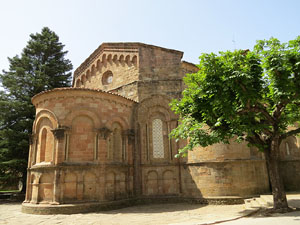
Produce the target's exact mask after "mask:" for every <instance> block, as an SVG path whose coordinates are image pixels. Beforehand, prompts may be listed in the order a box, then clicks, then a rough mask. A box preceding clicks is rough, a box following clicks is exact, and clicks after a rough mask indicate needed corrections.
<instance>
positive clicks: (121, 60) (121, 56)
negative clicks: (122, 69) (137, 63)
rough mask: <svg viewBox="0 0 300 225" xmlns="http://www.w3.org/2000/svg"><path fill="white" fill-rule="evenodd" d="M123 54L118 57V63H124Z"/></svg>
mask: <svg viewBox="0 0 300 225" xmlns="http://www.w3.org/2000/svg"><path fill="white" fill-rule="evenodd" d="M124 61H125V60H124V55H120V57H119V62H120V64H121V65H122V66H123V65H124Z"/></svg>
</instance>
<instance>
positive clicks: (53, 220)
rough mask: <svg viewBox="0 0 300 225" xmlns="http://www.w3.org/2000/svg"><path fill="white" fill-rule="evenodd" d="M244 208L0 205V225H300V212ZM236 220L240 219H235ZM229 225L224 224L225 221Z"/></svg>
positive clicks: (299, 198)
mask: <svg viewBox="0 0 300 225" xmlns="http://www.w3.org/2000/svg"><path fill="white" fill-rule="evenodd" d="M289 199H290V200H289V201H290V202H291V203H292V204H293V205H295V206H298V205H300V195H293V196H292V197H289ZM252 210H253V209H252ZM249 212H251V209H249V208H247V209H246V207H245V205H230V206H229V205H225V206H222V205H198V204H187V203H180V204H152V205H143V206H135V207H128V208H123V209H119V210H113V211H109V212H98V213H86V214H73V215H31V214H24V213H22V212H21V204H20V203H2V204H0V224H13V225H18V224H22V225H26V224H28V225H29V224H30V225H34V224H67V225H69V224H84V225H86V224H103V225H119V224H120V225H165V224H168V225H196V224H213V223H215V222H221V221H223V222H222V224H224V225H237V224H245V225H247V224H256V225H257V224H270V225H277V224H289V225H296V224H297V225H299V224H300V212H292V213H286V214H273V215H272V217H266V216H255V215H254V216H250V217H245V218H240V217H242V216H245V215H247V214H249ZM238 218H239V219H238ZM228 220H230V221H229V222H225V221H228Z"/></svg>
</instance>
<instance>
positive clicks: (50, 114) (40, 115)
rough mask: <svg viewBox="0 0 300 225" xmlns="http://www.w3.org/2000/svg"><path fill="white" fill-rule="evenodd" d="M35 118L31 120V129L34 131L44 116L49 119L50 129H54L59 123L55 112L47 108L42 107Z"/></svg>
mask: <svg viewBox="0 0 300 225" xmlns="http://www.w3.org/2000/svg"><path fill="white" fill-rule="evenodd" d="M35 118H36V119H35V120H34V122H33V129H32V130H33V131H34V132H37V131H38V129H39V127H40V124H41V121H42V120H43V119H44V118H47V119H49V120H50V122H51V124H52V126H51V128H52V129H55V128H57V127H58V124H59V121H58V118H57V117H56V116H55V114H54V113H53V112H51V111H50V110H47V109H43V110H41V111H39V112H38V113H37V114H36V116H35Z"/></svg>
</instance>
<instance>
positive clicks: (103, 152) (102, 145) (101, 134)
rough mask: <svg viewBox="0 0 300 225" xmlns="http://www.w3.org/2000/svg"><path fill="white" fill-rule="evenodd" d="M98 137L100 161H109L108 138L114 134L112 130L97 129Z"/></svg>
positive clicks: (105, 128)
mask: <svg viewBox="0 0 300 225" xmlns="http://www.w3.org/2000/svg"><path fill="white" fill-rule="evenodd" d="M96 132H97V136H98V140H99V142H98V161H101V162H103V163H104V162H106V161H107V156H108V155H107V154H108V152H107V149H108V147H109V146H108V143H107V140H108V137H109V135H110V134H111V133H112V131H111V130H110V129H108V128H107V127H102V128H99V129H96Z"/></svg>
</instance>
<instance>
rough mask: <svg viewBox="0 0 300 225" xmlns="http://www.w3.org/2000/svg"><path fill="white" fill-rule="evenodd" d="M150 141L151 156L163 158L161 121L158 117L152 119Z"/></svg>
mask: <svg viewBox="0 0 300 225" xmlns="http://www.w3.org/2000/svg"><path fill="white" fill-rule="evenodd" d="M152 142H153V158H156V159H162V158H164V157H165V154H164V139H163V123H162V121H161V120H160V119H154V120H153V121H152Z"/></svg>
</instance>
